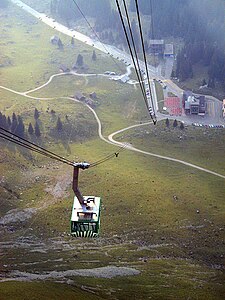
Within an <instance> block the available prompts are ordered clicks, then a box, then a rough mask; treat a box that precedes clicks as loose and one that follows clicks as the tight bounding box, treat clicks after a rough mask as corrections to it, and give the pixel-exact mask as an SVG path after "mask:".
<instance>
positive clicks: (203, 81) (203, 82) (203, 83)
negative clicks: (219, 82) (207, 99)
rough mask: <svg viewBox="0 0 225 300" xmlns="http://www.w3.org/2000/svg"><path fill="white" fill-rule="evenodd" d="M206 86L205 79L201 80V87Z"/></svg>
mask: <svg viewBox="0 0 225 300" xmlns="http://www.w3.org/2000/svg"><path fill="white" fill-rule="evenodd" d="M206 84H207V82H206V80H205V78H203V80H202V86H204V85H206Z"/></svg>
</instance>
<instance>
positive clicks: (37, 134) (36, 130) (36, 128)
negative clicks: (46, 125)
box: [34, 122, 41, 138]
mask: <svg viewBox="0 0 225 300" xmlns="http://www.w3.org/2000/svg"><path fill="white" fill-rule="evenodd" d="M34 133H35V135H36V137H37V138H39V137H40V136H41V131H40V127H39V125H38V122H36V123H35V126H34Z"/></svg>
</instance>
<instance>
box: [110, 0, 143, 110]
mask: <svg viewBox="0 0 225 300" xmlns="http://www.w3.org/2000/svg"><path fill="white" fill-rule="evenodd" d="M116 4H117V8H118V11H119V15H120V19H121V23H122V26H123V30H124V34H125V37H126V40H127V44H128V47H129V50H130V54H131V58H132V61H133V64H134V69H135V72H136V75H137V78H138V82H139V85H140V88H141V92H142V95H143V98H144V101H145V103H146V105H147V97H146V94H145V89H144V85H143V78H142V75H141V71H140V66H139V62H138V57H137V52H136V47H135V43H134V38H133V33H132V30H131V26H130V22H129V16H128V14H127V10H126V9H125V11H126V15H127V20H128V26H129V29H130V35H131V39H132V43H133V48H134V52H135V57H136V61H137V64H138V69H137V65H136V62H135V59H134V55H133V51H132V48H131V44H130V40H129V37H128V33H127V31H126V26H125V23H124V21H123V16H122V12H121V9H120V6H119V2H118V0H116ZM124 5H125V4H124Z"/></svg>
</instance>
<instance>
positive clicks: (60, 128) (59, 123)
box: [56, 117, 63, 131]
mask: <svg viewBox="0 0 225 300" xmlns="http://www.w3.org/2000/svg"><path fill="white" fill-rule="evenodd" d="M56 129H57V131H62V130H63V124H62V121H61V119H60V117H58V120H57V123H56Z"/></svg>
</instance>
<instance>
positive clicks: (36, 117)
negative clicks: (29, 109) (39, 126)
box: [34, 108, 40, 120]
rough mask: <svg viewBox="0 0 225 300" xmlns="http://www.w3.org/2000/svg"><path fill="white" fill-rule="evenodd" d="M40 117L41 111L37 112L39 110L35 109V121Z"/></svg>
mask: <svg viewBox="0 0 225 300" xmlns="http://www.w3.org/2000/svg"><path fill="white" fill-rule="evenodd" d="M39 116H40V113H39V111H38V110H37V108H35V109H34V118H35V120H37V119H38V118H39Z"/></svg>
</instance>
